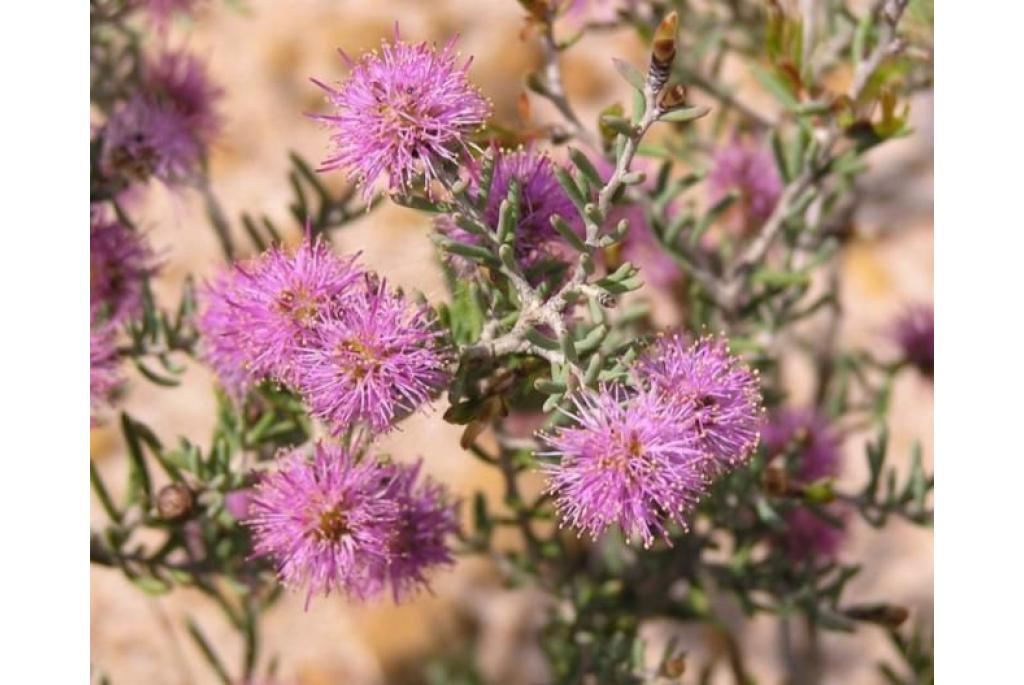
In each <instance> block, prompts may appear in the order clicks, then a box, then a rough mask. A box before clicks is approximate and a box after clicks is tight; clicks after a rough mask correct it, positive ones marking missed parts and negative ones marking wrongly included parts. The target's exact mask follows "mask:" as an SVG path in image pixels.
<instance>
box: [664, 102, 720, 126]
mask: <svg viewBox="0 0 1024 685" xmlns="http://www.w3.org/2000/svg"><path fill="white" fill-rule="evenodd" d="M710 111H711V108H710V107H705V106H703V105H697V106H695V107H680V108H679V109H674V110H672V111H670V112H666V113H664V114H662V115H661V116H660V117H658V121H667V122H671V123H675V124H679V123H683V122H686V121H693V120H694V119H700V118H701V117H703V116H705V115H706V114H707V113H708V112H710Z"/></svg>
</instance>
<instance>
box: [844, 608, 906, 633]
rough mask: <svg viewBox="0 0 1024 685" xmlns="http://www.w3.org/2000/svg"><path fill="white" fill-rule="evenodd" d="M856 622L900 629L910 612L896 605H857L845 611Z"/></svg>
mask: <svg viewBox="0 0 1024 685" xmlns="http://www.w3.org/2000/svg"><path fill="white" fill-rule="evenodd" d="M843 613H844V614H846V615H847V616H848V617H850V618H852V619H853V620H855V621H866V622H868V623H877V624H878V625H881V626H885V627H887V628H899V627H900V625H901V624H902V623H903V622H904V621H906V620H907V617H908V616H909V615H910V612H909V611H908V610H907V608H906V607H901V606H899V605H896V604H885V603H878V604H857V605H855V606H852V607H848V608H847V609H845V610H844V611H843Z"/></svg>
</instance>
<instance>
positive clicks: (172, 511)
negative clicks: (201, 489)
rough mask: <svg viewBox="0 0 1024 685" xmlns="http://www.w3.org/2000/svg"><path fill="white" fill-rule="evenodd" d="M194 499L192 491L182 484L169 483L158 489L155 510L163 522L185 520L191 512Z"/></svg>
mask: <svg viewBox="0 0 1024 685" xmlns="http://www.w3.org/2000/svg"><path fill="white" fill-rule="evenodd" d="M194 502H195V498H194V497H193V496H192V491H191V490H189V489H188V488H187V487H186V486H185V485H183V484H182V483H171V484H170V485H165V486H164V487H162V488H161V489H160V492H158V493H157V495H156V510H157V513H158V514H160V518H162V519H163V520H165V521H175V520H177V519H182V518H185V517H186V516H188V515H189V513H190V512H191V511H192V505H193V504H194Z"/></svg>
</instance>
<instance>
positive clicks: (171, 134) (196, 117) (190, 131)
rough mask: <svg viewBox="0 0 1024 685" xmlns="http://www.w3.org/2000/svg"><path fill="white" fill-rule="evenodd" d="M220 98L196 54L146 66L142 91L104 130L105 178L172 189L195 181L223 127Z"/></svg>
mask: <svg viewBox="0 0 1024 685" xmlns="http://www.w3.org/2000/svg"><path fill="white" fill-rule="evenodd" d="M221 94H222V91H221V89H220V88H219V87H217V86H216V85H214V84H213V83H212V82H211V81H210V79H209V77H208V76H207V74H206V69H205V66H204V65H203V63H202V62H201V61H200V60H199V59H198V58H196V57H195V56H193V55H190V54H188V53H184V52H166V53H163V54H161V55H160V56H158V57H157V58H156V59H153V60H150V61H148V62H146V63H145V64H144V67H143V70H142V75H141V80H140V83H139V88H138V90H137V92H135V93H134V94H133V95H131V97H129V98H128V99H127V100H125V101H124V102H121V103H120V104H119V105H118V107H117V108H116V109H115V110H114V111H113V113H112V114H111V116H110V118H109V120H108V121H107V123H106V125H105V126H104V129H103V150H102V156H101V166H102V169H103V171H104V173H105V174H107V175H109V176H111V177H114V178H121V179H124V180H126V181H129V182H133V181H145V180H147V179H149V178H150V177H155V178H157V179H159V180H161V181H163V182H164V183H168V184H175V183H180V182H183V181H187V180H189V179H191V178H193V177H195V175H196V174H197V173H198V172H199V171H200V168H201V165H202V163H203V160H204V158H205V156H206V152H207V150H208V148H209V146H210V144H211V142H212V140H213V137H214V136H215V135H216V133H217V131H218V130H219V128H220V118H219V117H218V115H217V113H216V110H215V105H216V102H217V100H218V99H219V98H220V96H221Z"/></svg>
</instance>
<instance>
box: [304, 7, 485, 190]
mask: <svg viewBox="0 0 1024 685" xmlns="http://www.w3.org/2000/svg"><path fill="white" fill-rule="evenodd" d="M341 55H342V57H343V58H344V59H345V61H346V62H347V63H348V66H349V67H350V68H351V72H350V73H349V76H348V78H347V79H346V80H345V81H344V82H343V83H342V84H341V85H340V86H338V87H337V88H332V87H331V86H328V85H326V84H323V83H320V82H319V81H316V80H315V79H314V83H316V84H317V85H318V86H320V87H321V88H323V89H324V91H325V92H326V93H327V99H328V101H329V102H330V103H331V105H332V106H333V108H334V112H333V113H331V114H323V115H315V116H314V118H315V119H317V120H319V121H323V122H325V123H326V124H327V125H329V126H330V128H331V129H332V134H331V142H332V143H333V146H334V149H333V151H332V152H331V154H330V156H329V157H328V158H327V159H326V160H324V162H323V164H322V165H321V170H322V171H327V170H331V169H344V170H345V171H347V172H348V176H349V178H350V179H352V180H353V181H355V182H357V183H359V184H361V185H362V187H363V193H364V194H365V195H366V196H367V197H369V196H370V195H372V194H373V191H374V186H375V185H376V182H377V179H378V178H380V177H381V176H383V177H385V178H386V179H387V189H388V190H389V191H391V192H396V193H405V192H407V191H408V190H409V189H410V188H411V186H412V185H413V184H414V182H415V181H416V180H417V179H422V184H423V187H424V188H427V187H428V185H429V182H430V180H431V179H436V178H440V177H441V175H442V170H443V168H444V167H445V166H446V165H454V164H455V163H457V162H458V159H459V156H460V154H461V153H462V152H464V151H465V150H466V149H467V146H468V143H467V140H466V136H467V134H469V133H471V132H473V131H474V130H475V129H477V128H479V127H480V126H481V124H483V123H484V121H485V120H486V119H487V117H488V116H489V115H490V112H491V105H490V103H489V102H488V101H487V100H486V99H485V98H484V97H483V96H482V95H481V94H480V93H479V91H477V90H476V88H474V87H473V85H472V84H471V83H470V82H469V78H468V73H467V72H468V70H469V62H466V63H464V64H463V65H461V66H459V65H458V64H457V57H458V56H457V54H456V52H455V41H454V39H453V40H451V41H449V42H448V43H447V44H446V45H445V46H444V47H443V48H441V49H440V50H438V49H437V48H436V46H435V47H432V46H429V45H427V44H426V43H419V44H416V45H412V44H409V43H405V42H402V41H401V40H400V38H399V36H398V29H397V27H396V29H395V37H394V40H393V41H392V42H391V43H388V42H383V41H382V43H381V47H380V51H374V52H369V53H366V54H364V55H363V56H362V57H361V58H360V59H359V60H358V61H352V60H351V59H349V58H348V56H347V55H345V53H344V52H342V53H341Z"/></svg>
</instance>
